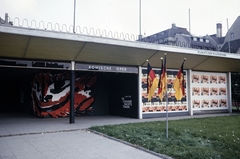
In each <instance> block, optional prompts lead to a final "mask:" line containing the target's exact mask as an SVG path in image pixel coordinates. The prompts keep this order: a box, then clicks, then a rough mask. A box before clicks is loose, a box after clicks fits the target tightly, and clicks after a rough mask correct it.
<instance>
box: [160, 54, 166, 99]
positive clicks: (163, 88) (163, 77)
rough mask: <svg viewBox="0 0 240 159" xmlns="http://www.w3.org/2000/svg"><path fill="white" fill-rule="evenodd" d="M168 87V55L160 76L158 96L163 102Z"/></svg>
mask: <svg viewBox="0 0 240 159" xmlns="http://www.w3.org/2000/svg"><path fill="white" fill-rule="evenodd" d="M166 86H167V71H166V55H165V56H164V62H163V61H162V68H161V71H160V75H159V82H158V96H159V98H160V99H161V101H162V98H163V96H164V94H165V93H166Z"/></svg>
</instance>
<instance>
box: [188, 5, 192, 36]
mask: <svg viewBox="0 0 240 159" xmlns="http://www.w3.org/2000/svg"><path fill="white" fill-rule="evenodd" d="M188 15H189V32H190V33H191V19H190V18H191V17H190V9H189V10H188Z"/></svg>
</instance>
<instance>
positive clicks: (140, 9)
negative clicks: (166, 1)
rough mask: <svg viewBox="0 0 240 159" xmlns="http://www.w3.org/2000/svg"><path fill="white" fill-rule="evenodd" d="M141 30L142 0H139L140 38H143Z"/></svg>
mask: <svg viewBox="0 0 240 159" xmlns="http://www.w3.org/2000/svg"><path fill="white" fill-rule="evenodd" d="M141 30H142V29H141V0H139V40H140V39H141V38H142V37H141V35H142V33H141Z"/></svg>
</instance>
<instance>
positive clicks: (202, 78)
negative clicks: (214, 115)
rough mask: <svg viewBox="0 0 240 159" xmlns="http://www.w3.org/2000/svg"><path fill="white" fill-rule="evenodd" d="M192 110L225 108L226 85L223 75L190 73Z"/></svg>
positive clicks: (224, 75)
mask: <svg viewBox="0 0 240 159" xmlns="http://www.w3.org/2000/svg"><path fill="white" fill-rule="evenodd" d="M191 82H192V84H191V87H192V88H191V92H192V94H191V95H192V108H193V110H199V109H200V110H209V109H224V108H227V85H226V82H227V81H226V74H225V73H206V72H192V76H191Z"/></svg>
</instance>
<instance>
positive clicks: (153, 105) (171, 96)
mask: <svg viewBox="0 0 240 159" xmlns="http://www.w3.org/2000/svg"><path fill="white" fill-rule="evenodd" d="M153 70H154V73H155V75H156V77H157V79H158V80H159V74H160V71H161V70H160V69H153ZM177 73H178V70H167V95H164V98H163V100H162V101H161V100H160V99H159V97H158V89H156V90H155V93H154V95H153V97H152V99H151V101H148V97H147V68H142V113H143V114H144V113H165V112H166V97H167V98H168V111H169V112H183V111H187V110H188V108H187V97H186V96H184V97H183V98H182V100H181V101H177V100H176V98H175V90H174V88H173V83H174V80H175V78H176V75H177ZM184 81H185V92H187V90H186V72H185V71H184Z"/></svg>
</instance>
